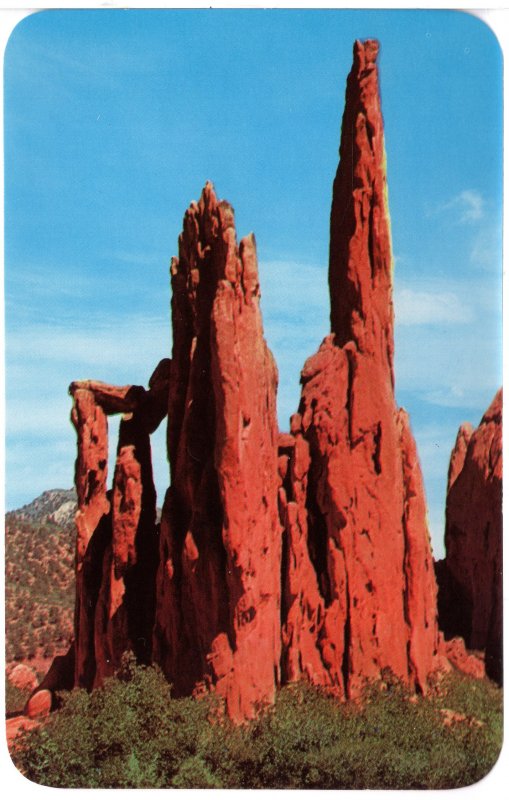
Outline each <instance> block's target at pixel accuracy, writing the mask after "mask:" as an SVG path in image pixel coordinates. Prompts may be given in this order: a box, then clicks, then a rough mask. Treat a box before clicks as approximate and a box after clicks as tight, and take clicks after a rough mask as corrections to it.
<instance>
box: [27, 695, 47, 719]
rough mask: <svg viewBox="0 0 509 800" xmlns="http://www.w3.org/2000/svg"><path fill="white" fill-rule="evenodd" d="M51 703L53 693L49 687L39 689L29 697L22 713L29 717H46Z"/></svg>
mask: <svg viewBox="0 0 509 800" xmlns="http://www.w3.org/2000/svg"><path fill="white" fill-rule="evenodd" d="M52 703H53V695H52V693H51V692H50V691H49V689H40V690H39V691H38V692H35V694H33V695H32V697H31V698H30V699H29V701H28V703H27V704H26V706H25V709H24V712H23V713H24V715H25V716H26V717H30V719H34V718H36V717H47V716H48V714H49V713H50V711H51V707H52Z"/></svg>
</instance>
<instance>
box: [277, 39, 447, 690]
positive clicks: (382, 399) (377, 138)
mask: <svg viewBox="0 0 509 800" xmlns="http://www.w3.org/2000/svg"><path fill="white" fill-rule="evenodd" d="M377 52H378V44H377V43H376V42H373V41H367V42H365V43H364V44H361V43H360V42H356V44H355V47H354V65H353V68H352V71H351V73H350V75H349V78H348V83H347V90H346V106H345V112H344V116H343V126H342V138H341V148H340V163H339V168H338V172H337V175H336V179H335V181H334V188H333V200H332V212H331V244H330V264H329V283H330V295H331V327H332V333H331V335H329V336H328V337H327V338H326V339H325V340H324V342H323V343H322V345H321V347H320V349H319V351H318V352H317V353H316V354H315V355H314V356H312V357H311V358H309V359H308V361H307V362H306V364H305V366H304V369H303V371H302V376H301V382H302V396H301V403H300V407H299V414H298V415H295V416H294V417H293V419H292V423H291V437H290V438H286V437H283V440H282V441H281V442H280V462H279V464H280V474H281V482H282V486H281V489H280V493H279V501H280V512H281V518H282V522H283V524H284V528H285V533H284V543H283V576H284V578H283V579H284V583H283V601H282V610H283V620H284V624H283V643H284V648H283V659H282V665H283V677H284V679H285V680H298V679H299V678H307V679H309V680H311V681H312V682H314V683H318V684H325V685H329V686H331V687H333V688H334V689H335V690H336V691H337V692H338V693H339V694H341V695H346V696H355V695H357V694H358V692H359V691H360V690H361V687H362V685H363V684H364V682H365V681H366V680H369V679H373V678H377V677H379V676H380V674H381V672H382V670H384V669H386V668H390V669H391V670H392V671H393V672H394V673H395V674H396V675H397V676H398V677H400V678H401V679H403V680H404V681H406V682H408V683H411V684H412V685H414V686H415V687H416V688H417V689H420V690H421V691H426V688H427V683H428V678H429V676H430V674H431V672H432V671H433V670H434V668H435V666H436V653H437V646H438V629H437V621H436V584H435V577H434V572H433V562H432V557H431V548H430V542H429V535H428V530H427V525H426V509H425V499H424V489H423V485H422V477H421V471H420V467H419V462H418V458H417V454H416V449H415V443H414V440H413V438H412V434H411V432H410V428H409V424H408V419H407V415H406V413H405V412H404V411H403V410H398V409H397V407H396V403H395V399H394V377H393V349H394V348H393V311H392V256H391V242H390V227H389V213H388V206H387V187H386V173H385V156H384V141H383V122H382V116H381V112H380V100H379V92H378V75H377V67H376V63H375V61H376V56H377ZM291 439H293V441H291Z"/></svg>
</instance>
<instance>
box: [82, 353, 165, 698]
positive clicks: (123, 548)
mask: <svg viewBox="0 0 509 800" xmlns="http://www.w3.org/2000/svg"><path fill="white" fill-rule="evenodd" d="M169 371H170V362H169V360H168V359H166V360H164V361H162V362H161V363H160V364H159V365H158V367H157V369H156V370H155V372H154V374H153V375H152V377H151V379H150V381H149V387H150V388H149V391H146V390H145V389H144V388H143V387H141V386H124V387H117V386H111V385H109V384H104V383H101V382H99V381H81V382H75V383H73V384H71V387H70V391H71V393H72V395H73V397H74V408H73V414H72V418H73V422H74V424H75V426H76V429H77V432H78V461H77V469H76V485H77V490H78V512H77V514H76V524H77V529H78V545H77V551H78V558H77V564H78V571H77V575H78V580H77V596H76V626H75V648H76V666H75V683H76V685H79V686H84V687H86V688H91V687H92V686H97V685H100V684H101V683H102V681H103V679H104V678H105V677H106V676H108V675H111V674H113V673H114V672H115V670H116V669H117V668H118V667H119V665H120V660H121V656H122V654H123V653H124V652H125V651H126V650H132V651H133V652H134V653H135V655H136V656H137V657H138V659H139V660H141V661H144V662H149V661H150V659H151V645H152V628H153V623H154V609H155V575H156V570H157V562H158V533H157V528H156V492H155V488H154V482H153V476H152V462H151V451H150V433H152V432H153V431H154V430H155V429H156V428H157V426H158V425H159V423H160V422H161V420H162V418H163V417H164V416H165V415H166V412H167V402H168V400H167V398H168V388H169ZM113 413H123V414H124V417H123V419H122V421H121V423H120V429H119V443H118V450H117V461H116V466H115V474H114V480H113V489H112V491H111V492H108V493H106V470H107V419H106V414H113ZM110 506H111V510H110Z"/></svg>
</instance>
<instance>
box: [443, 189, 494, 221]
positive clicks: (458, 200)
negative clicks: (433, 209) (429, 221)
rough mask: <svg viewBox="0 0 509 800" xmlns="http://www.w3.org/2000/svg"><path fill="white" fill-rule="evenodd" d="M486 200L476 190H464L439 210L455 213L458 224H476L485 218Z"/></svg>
mask: <svg viewBox="0 0 509 800" xmlns="http://www.w3.org/2000/svg"><path fill="white" fill-rule="evenodd" d="M484 206H485V203H484V198H483V196H482V195H481V193H480V192H477V191H476V190H475V189H464V190H463V191H462V192H459V193H458V194H457V195H455V196H454V197H452V198H451V199H450V200H449V201H448V202H446V203H443V204H442V205H441V206H439V208H438V209H437V213H438V212H439V211H454V212H456V213H457V214H458V222H460V223H461V224H465V223H467V222H475V221H477V220H480V219H482V218H483V217H484Z"/></svg>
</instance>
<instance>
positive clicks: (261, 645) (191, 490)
mask: <svg viewBox="0 0 509 800" xmlns="http://www.w3.org/2000/svg"><path fill="white" fill-rule="evenodd" d="M172 287H173V300H172V310H173V342H174V345H173V359H172V363H173V370H174V372H173V378H172V388H171V390H170V403H169V432H168V439H169V441H168V447H169V457H170V465H171V474H172V484H171V488H170V491H169V493H168V495H167V501H166V503H165V507H164V509H163V519H162V525H161V568H160V572H159V578H158V590H157V594H158V610H157V621H156V632H155V657H156V659H157V660H158V661H159V662H160V663H161V664H162V666H163V668H164V670H165V672H166V674H167V676H168V677H169V679H170V680H171V681H172V683H173V684H174V686H175V688H176V690H177V691H178V692H180V693H187V692H189V691H191V690H192V689H193V688H195V689H196V687H197V686H198V687H199V686H204V687H211V688H214V689H215V691H216V692H217V694H218V695H220V696H221V697H223V698H224V699H225V702H226V708H227V713H228V714H229V716H230V717H231V718H233V719H236V720H241V719H246V718H249V717H251V716H253V715H254V714H255V713H256V710H257V709H258V708H259V707H260V706H262V705H264V704H266V703H270V702H272V701H273V699H274V693H275V686H276V683H277V680H278V676H279V654H280V618H279V596H280V587H279V580H280V526H279V522H278V515H277V483H278V480H277V424H276V408H275V396H276V384H277V371H276V367H275V364H274V362H273V359H272V356H271V354H270V352H269V350H268V348H267V346H266V344H265V341H264V338H263V328H262V321H261V314H260V308H259V296H260V293H259V286H258V269H257V261H256V249H255V244H254V238H253V237H252V236H250V237H246V238H245V239H243V240H242V241H241V243H240V245H239V246H238V247H237V244H236V235H235V228H234V218H233V210H232V208H231V207H230V206H229V205H228V204H227V203H225V202H224V201H221V202H218V201H217V199H216V196H215V194H214V191H213V189H212V186H211V185H210V184H207V186H206V187H205V189H204V191H203V193H202V196H201V199H200V201H199V203H198V204H192V205H191V207H190V208H189V210H188V211H187V213H186V216H185V218H184V229H183V232H182V235H181V237H180V241H179V258H178V260H177V259H174V260H173V262H172Z"/></svg>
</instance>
